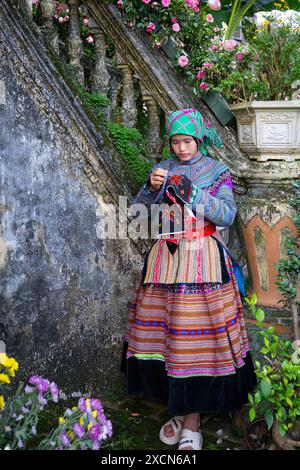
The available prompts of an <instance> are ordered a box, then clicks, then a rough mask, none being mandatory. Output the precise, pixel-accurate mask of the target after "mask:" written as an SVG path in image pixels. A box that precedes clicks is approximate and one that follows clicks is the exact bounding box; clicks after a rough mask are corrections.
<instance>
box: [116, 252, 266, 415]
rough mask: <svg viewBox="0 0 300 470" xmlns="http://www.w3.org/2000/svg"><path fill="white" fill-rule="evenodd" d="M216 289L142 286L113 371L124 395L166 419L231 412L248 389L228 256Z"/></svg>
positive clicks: (252, 382)
mask: <svg viewBox="0 0 300 470" xmlns="http://www.w3.org/2000/svg"><path fill="white" fill-rule="evenodd" d="M221 258H222V260H223V266H222V273H223V282H211V283H208V282H206V283H177V284H159V283H143V278H144V277H145V270H146V266H144V269H143V272H142V273H141V274H140V277H139V281H138V285H137V287H136V289H135V292H134V295H133V297H132V299H131V301H130V303H129V314H128V321H127V326H126V330H125V335H124V349H123V357H122V366H121V370H122V371H123V372H125V374H126V392H127V394H129V395H132V394H134V395H141V394H142V395H148V396H152V397H155V398H158V399H161V400H163V402H164V403H165V404H166V405H167V408H168V411H169V413H170V414H172V415H184V414H188V413H196V412H199V413H200V412H214V411H232V410H236V409H239V408H240V407H241V406H242V405H243V404H244V403H246V402H247V401H248V393H249V392H250V393H251V392H252V391H253V389H254V388H255V386H256V384H257V381H256V377H255V374H254V368H253V363H252V358H251V354H250V347H249V342H248V338H247V332H246V328H245V322H244V318H243V306H242V302H241V297H240V293H239V290H238V286H237V282H236V279H235V276H234V272H233V266H232V261H231V258H230V256H229V255H228V254H227V252H226V251H225V250H223V256H222V257H221Z"/></svg>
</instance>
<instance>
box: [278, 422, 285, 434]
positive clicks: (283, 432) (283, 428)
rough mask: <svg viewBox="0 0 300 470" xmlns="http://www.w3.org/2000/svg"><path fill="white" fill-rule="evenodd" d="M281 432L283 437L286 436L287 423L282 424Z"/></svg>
mask: <svg viewBox="0 0 300 470" xmlns="http://www.w3.org/2000/svg"><path fill="white" fill-rule="evenodd" d="M279 434H280V436H281V437H284V436H285V435H286V429H285V425H284V424H281V425H280V427H279Z"/></svg>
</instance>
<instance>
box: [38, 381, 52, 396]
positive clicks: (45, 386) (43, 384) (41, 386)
mask: <svg viewBox="0 0 300 470" xmlns="http://www.w3.org/2000/svg"><path fill="white" fill-rule="evenodd" d="M49 387H50V382H49V380H47V379H42V380H41V381H40V382H39V383H38V384H37V389H38V391H39V392H41V393H46V392H48V390H49Z"/></svg>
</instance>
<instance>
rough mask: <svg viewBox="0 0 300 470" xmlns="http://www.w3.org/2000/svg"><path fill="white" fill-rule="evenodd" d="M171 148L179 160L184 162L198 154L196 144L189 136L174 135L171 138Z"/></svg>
mask: <svg viewBox="0 0 300 470" xmlns="http://www.w3.org/2000/svg"><path fill="white" fill-rule="evenodd" d="M171 146H172V149H173V151H174V152H175V154H176V155H177V157H178V158H180V160H182V161H184V162H186V161H188V160H190V159H191V158H192V157H194V156H195V155H196V154H197V152H198V146H197V142H196V141H195V139H193V137H192V136H191V135H184V134H176V135H173V136H172V137H171Z"/></svg>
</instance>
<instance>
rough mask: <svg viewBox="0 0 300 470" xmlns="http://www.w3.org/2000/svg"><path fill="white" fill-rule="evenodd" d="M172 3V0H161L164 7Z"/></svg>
mask: <svg viewBox="0 0 300 470" xmlns="http://www.w3.org/2000/svg"><path fill="white" fill-rule="evenodd" d="M170 3H171V0H161V4H162V6H163V7H164V8H168V6H169V5H170Z"/></svg>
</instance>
